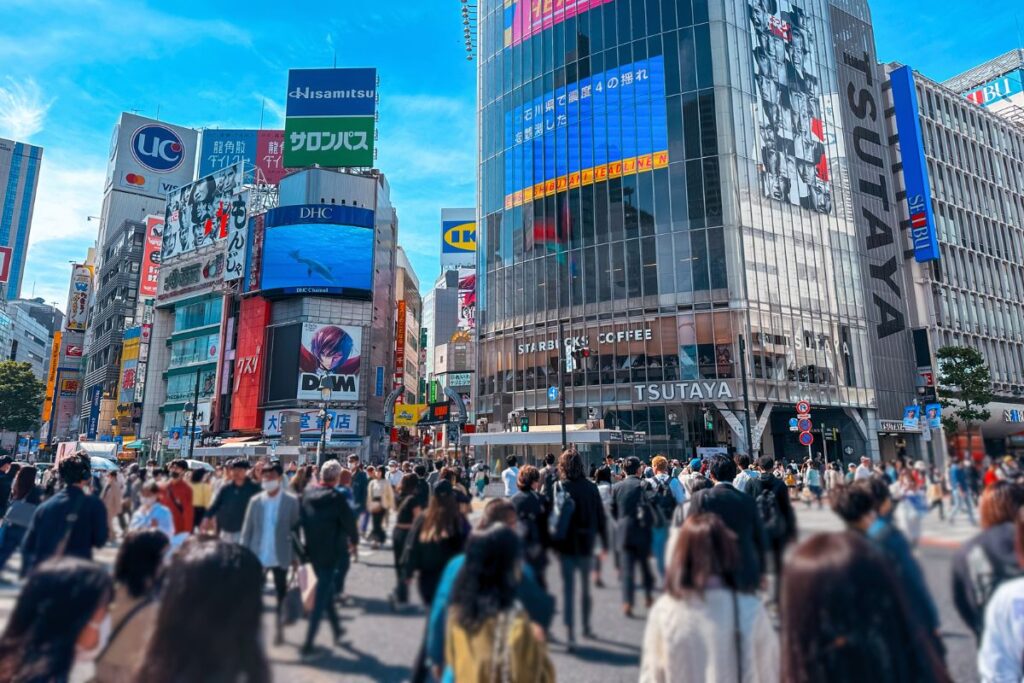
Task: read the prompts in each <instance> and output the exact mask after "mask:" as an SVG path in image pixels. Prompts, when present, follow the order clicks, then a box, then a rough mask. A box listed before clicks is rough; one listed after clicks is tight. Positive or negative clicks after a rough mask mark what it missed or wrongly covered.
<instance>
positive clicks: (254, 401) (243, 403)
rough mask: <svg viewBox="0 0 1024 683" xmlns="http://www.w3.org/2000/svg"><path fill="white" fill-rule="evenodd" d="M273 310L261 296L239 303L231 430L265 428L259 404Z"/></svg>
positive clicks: (248, 298) (251, 297)
mask: <svg viewBox="0 0 1024 683" xmlns="http://www.w3.org/2000/svg"><path fill="white" fill-rule="evenodd" d="M270 310H271V308H270V302H269V301H267V300H266V299H264V298H262V297H259V296H250V297H246V298H244V299H242V301H241V303H239V310H238V344H237V346H236V347H235V375H234V380H235V384H234V388H233V390H232V392H231V393H232V395H231V429H232V430H254V429H259V428H260V427H261V426H262V425H263V421H262V419H261V411H260V410H259V405H260V399H261V398H262V393H263V370H264V366H265V364H266V359H265V358H264V355H265V351H264V346H263V345H264V339H265V337H266V327H267V323H269V322H270Z"/></svg>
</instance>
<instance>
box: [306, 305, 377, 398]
mask: <svg viewBox="0 0 1024 683" xmlns="http://www.w3.org/2000/svg"><path fill="white" fill-rule="evenodd" d="M362 341H363V329H362V328H361V327H352V326H346V325H330V324H323V323H303V325H302V343H301V346H300V347H299V386H298V390H297V392H296V395H295V397H296V398H297V399H299V400H307V401H314V400H315V401H320V400H322V398H321V396H320V381H321V379H322V378H323V377H324V376H327V377H329V378H330V386H331V400H332V401H358V400H359V365H360V352H361V349H362Z"/></svg>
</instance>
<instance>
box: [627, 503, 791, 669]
mask: <svg viewBox="0 0 1024 683" xmlns="http://www.w3.org/2000/svg"><path fill="white" fill-rule="evenodd" d="M739 557H740V554H739V546H738V544H737V542H736V534H734V533H733V532H732V531H730V530H729V529H728V527H726V526H725V523H724V522H723V521H722V519H721V517H719V516H718V515H715V514H710V513H702V514H697V515H691V516H690V517H688V518H687V519H686V521H685V522H684V524H683V526H682V529H681V530H680V532H679V539H678V541H677V542H676V544H675V547H674V550H673V554H672V556H671V557H670V558H669V565H668V570H667V575H666V578H665V595H662V596H661V597H660V598H658V601H657V602H656V603H655V604H654V607H652V608H651V613H650V615H649V616H648V618H647V627H646V629H645V631H644V644H643V651H642V656H641V660H640V681H641V683H646V682H648V681H651V682H653V681H672V682H673V683H684V682H691V681H692V682H693V683H703V682H704V681H747V682H749V683H759V682H762V681H763V682H764V683H769V682H771V683H774V682H775V681H778V680H779V641H778V636H776V634H775V629H774V628H773V627H772V623H771V619H770V618H769V616H768V613H767V612H766V611H765V608H764V606H763V605H762V603H761V600H760V598H758V597H757V596H755V595H751V594H750V593H746V592H741V591H739V590H738V587H737V576H738V570H739V562H740V559H739Z"/></svg>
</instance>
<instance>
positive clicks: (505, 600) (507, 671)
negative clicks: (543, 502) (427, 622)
mask: <svg viewBox="0 0 1024 683" xmlns="http://www.w3.org/2000/svg"><path fill="white" fill-rule="evenodd" d="M521 562H522V556H521V552H520V543H519V539H518V537H517V536H516V534H515V533H514V532H513V531H512V530H511V529H509V528H507V527H505V526H502V525H498V526H495V527H492V528H491V529H488V530H486V531H480V532H478V533H476V534H474V535H473V536H471V537H470V540H469V543H468V545H467V547H466V560H465V564H464V565H463V567H462V571H461V572H459V575H458V577H457V578H456V580H455V586H454V589H453V591H452V606H451V618H450V619H449V620H448V632H447V638H446V642H445V659H446V661H447V662H448V663H449V665H450V666H451V668H452V672H453V678H454V680H456V681H481V682H482V681H508V682H509V683H517V682H522V683H527V682H529V683H534V682H537V683H547V682H549V681H554V680H555V670H554V666H553V665H552V663H551V659H550V657H549V656H548V653H547V646H546V644H545V642H544V639H543V632H542V631H541V630H540V629H539V628H535V627H534V625H533V624H532V623H531V622H530V618H529V616H528V615H527V614H526V612H525V610H523V609H522V608H521V607H519V606H518V605H517V603H516V596H517V588H518V585H519V571H520V565H521Z"/></svg>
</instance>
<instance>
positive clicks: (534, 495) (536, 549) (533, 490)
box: [512, 465, 550, 589]
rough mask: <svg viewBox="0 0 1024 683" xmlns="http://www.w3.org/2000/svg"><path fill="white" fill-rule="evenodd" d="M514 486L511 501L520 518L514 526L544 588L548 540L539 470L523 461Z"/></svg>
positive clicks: (546, 510) (546, 508) (524, 551)
mask: <svg viewBox="0 0 1024 683" xmlns="http://www.w3.org/2000/svg"><path fill="white" fill-rule="evenodd" d="M516 487H517V488H518V489H519V491H518V492H517V493H516V495H514V496H512V505H514V506H515V508H516V515H517V517H518V519H519V523H518V525H517V530H518V531H519V533H520V537H521V539H522V541H523V555H524V558H525V560H526V562H527V563H529V565H530V566H531V567H532V568H533V571H534V574H536V576H537V580H538V581H539V582H540V585H541V586H542V587H544V588H545V589H546V588H547V580H546V577H545V575H544V572H545V570H546V569H547V566H548V545H550V541H549V540H548V507H547V500H546V499H544V498H542V497H541V495H540V493H538V491H537V489H538V488H540V470H538V469H537V468H536V467H534V466H533V465H524V466H523V467H522V469H520V470H519V476H518V477H517V478H516Z"/></svg>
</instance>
